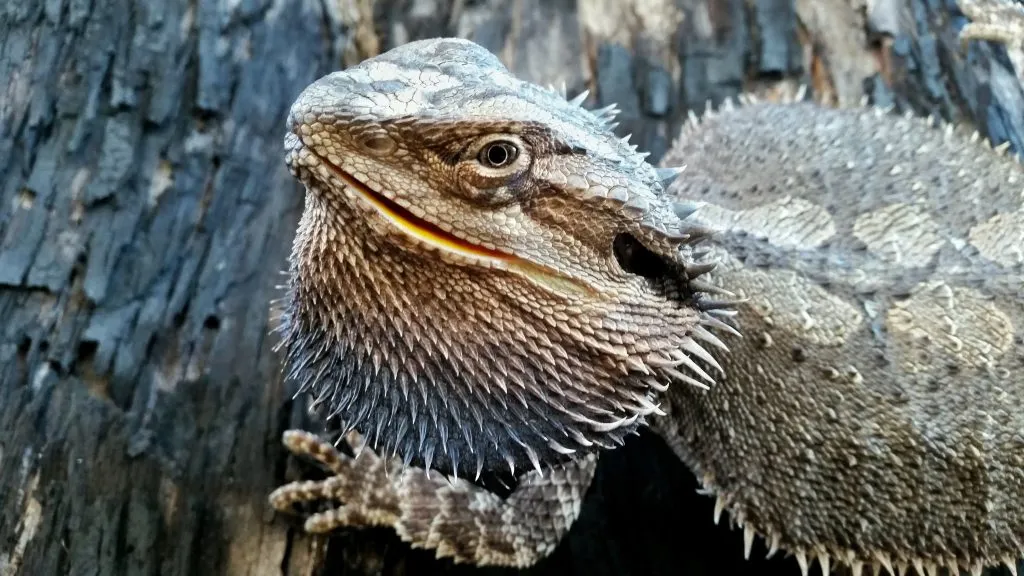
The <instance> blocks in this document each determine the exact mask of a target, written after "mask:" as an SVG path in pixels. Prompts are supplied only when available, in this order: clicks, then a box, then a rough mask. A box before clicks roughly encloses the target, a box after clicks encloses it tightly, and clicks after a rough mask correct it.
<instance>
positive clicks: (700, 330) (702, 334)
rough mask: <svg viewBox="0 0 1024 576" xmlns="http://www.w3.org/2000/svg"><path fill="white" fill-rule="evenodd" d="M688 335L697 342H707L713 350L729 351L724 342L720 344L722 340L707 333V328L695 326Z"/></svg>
mask: <svg viewBox="0 0 1024 576" xmlns="http://www.w3.org/2000/svg"><path fill="white" fill-rule="evenodd" d="M690 335H691V336H693V337H694V338H696V339H698V340H702V341H704V342H707V343H708V344H710V345H712V346H714V347H715V348H718V349H719V350H722V351H724V352H728V351H729V347H728V346H726V345H725V342H722V340H721V339H720V338H719V337H718V336H715V335H714V334H712V333H711V332H709V331H708V329H707V328H705V327H703V326H700V325H698V326H695V327H694V328H693V331H692V332H690Z"/></svg>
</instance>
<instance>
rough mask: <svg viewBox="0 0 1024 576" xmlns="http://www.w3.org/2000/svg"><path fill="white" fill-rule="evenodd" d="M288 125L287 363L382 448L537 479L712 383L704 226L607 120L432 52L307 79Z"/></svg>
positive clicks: (458, 47) (715, 311)
mask: <svg viewBox="0 0 1024 576" xmlns="http://www.w3.org/2000/svg"><path fill="white" fill-rule="evenodd" d="M427 62H432V63H435V64H434V65H430V66H424V64H425V63H427ZM289 127H290V132H289V134H288V136H287V137H286V139H285V146H286V148H287V150H288V154H287V162H288V165H289V166H290V168H291V169H292V171H293V172H294V173H295V175H296V177H298V178H299V179H300V180H301V181H302V182H303V183H304V184H305V185H306V189H307V191H308V193H307V196H306V206H305V211H304V213H303V217H302V220H301V223H300V225H299V230H298V233H297V235H296V239H295V243H294V248H293V252H292V257H291V283H290V294H289V298H288V303H287V310H286V313H285V317H284V321H283V324H282V326H283V328H282V333H283V334H284V347H285V349H286V351H287V360H288V363H289V364H290V365H291V369H292V371H293V374H294V376H295V377H296V378H297V379H298V380H299V381H300V382H301V383H302V388H303V389H304V390H309V391H310V392H312V394H313V395H314V396H315V397H316V404H317V405H318V406H319V407H320V408H321V412H322V414H323V415H325V416H327V417H336V418H337V419H339V420H340V421H341V422H342V425H343V427H346V428H350V429H356V430H359V431H360V432H361V433H362V434H363V435H364V436H366V437H367V440H368V443H369V444H370V445H371V446H373V447H374V448H379V449H380V451H382V452H383V453H385V454H387V455H389V456H390V455H397V456H399V457H400V458H402V459H403V460H404V461H405V462H407V463H411V464H413V465H423V466H425V467H427V468H436V469H438V470H441V471H444V472H455V473H457V474H459V475H462V476H466V475H474V476H475V475H479V474H480V472H481V471H482V470H487V471H491V470H496V469H498V468H499V467H501V468H504V469H506V470H508V471H509V472H510V473H513V474H514V472H515V470H516V469H520V470H522V469H524V468H527V467H529V468H532V469H536V470H540V467H541V464H542V463H545V464H552V463H557V462H560V461H564V460H567V459H569V458H570V457H572V458H578V457H580V456H583V455H585V454H588V453H593V452H595V451H596V450H598V449H600V448H609V447H612V446H613V445H614V444H616V443H620V442H621V439H622V438H623V436H624V435H625V434H627V433H629V432H630V431H633V430H635V429H636V427H637V426H639V425H641V424H643V423H644V422H645V417H646V416H647V415H649V414H651V413H654V412H657V410H658V409H657V407H656V404H655V402H656V401H657V395H658V394H659V392H661V391H664V390H665V389H667V387H668V386H669V384H670V383H673V382H674V383H678V384H680V385H696V386H697V387H703V388H706V387H707V385H708V384H711V383H713V379H712V377H711V376H710V375H709V374H708V373H707V372H706V371H705V370H704V369H702V368H701V367H700V366H698V364H697V363H696V361H695V360H701V359H703V360H705V361H706V360H711V362H712V363H713V358H712V357H711V355H710V354H709V353H708V352H707V351H706V350H705V348H704V347H703V346H702V344H701V343H700V342H705V343H710V344H713V345H718V344H720V342H719V340H718V338H717V337H715V336H714V335H712V333H711V332H709V331H708V330H707V328H713V327H716V326H717V327H720V328H725V329H728V326H727V325H726V324H725V323H723V321H721V320H718V319H717V318H718V317H719V316H721V317H724V318H725V319H726V320H728V319H729V318H730V314H732V313H733V312H732V311H731V310H728V309H723V307H724V306H726V304H724V303H722V302H721V301H720V300H716V299H714V298H713V297H710V296H709V295H708V294H705V293H703V292H702V290H705V289H707V288H708V287H706V286H704V285H703V283H702V282H701V281H700V280H697V277H698V276H700V275H701V274H704V273H706V272H707V271H708V270H709V269H710V268H711V266H710V265H708V264H705V263H703V262H699V261H698V260H697V259H696V257H695V256H694V254H693V245H694V244H696V243H697V242H698V241H700V240H701V239H702V238H703V234H704V231H703V230H701V229H700V228H697V227H694V226H690V225H687V224H686V223H684V222H683V221H681V220H680V219H679V217H678V216H676V214H675V213H674V212H673V210H672V207H671V205H670V204H669V203H668V202H667V201H666V198H665V196H664V195H663V194H662V190H663V188H662V184H661V180H663V179H665V178H666V177H667V176H675V175H676V174H677V171H675V170H667V171H663V172H662V173H661V175H660V176H659V172H658V171H657V170H655V169H654V168H653V167H651V166H650V165H649V164H647V163H646V162H644V155H642V154H638V153H637V152H636V151H635V148H634V147H632V146H630V145H629V144H628V143H627V142H625V141H622V140H620V139H618V138H617V137H615V135H614V134H613V132H612V131H611V128H610V127H609V126H608V121H607V118H605V117H602V115H600V114H594V113H592V112H590V111H588V110H586V109H584V108H582V107H580V106H579V105H578V102H569V101H566V100H565V99H564V98H562V97H560V96H559V95H557V94H556V93H555V92H553V91H551V90H547V89H543V88H540V87H538V86H535V85H531V84H528V83H525V82H522V81H520V80H517V79H516V78H514V77H513V76H511V74H509V73H508V72H507V71H506V70H505V69H504V68H503V67H502V65H501V63H500V62H499V61H498V59H497V58H496V57H495V56H493V55H492V54H491V53H490V52H488V51H487V50H485V49H484V48H482V47H480V46H477V45H475V44H472V43H470V42H468V41H465V40H458V39H442V40H436V41H433V40H432V41H421V42H413V43H410V44H407V45H405V46H402V47H401V48H398V49H395V50H392V51H391V52H388V53H387V54H384V55H382V56H380V57H378V58H374V59H372V60H369V61H366V62H364V63H363V64H361V65H360V66H357V67H354V68H351V69H349V70H346V71H344V72H337V73H334V74H331V75H328V76H326V77H324V78H322V79H320V80H318V81H317V82H315V83H314V84H312V85H311V86H309V87H308V88H306V90H304V91H303V93H302V94H301V95H300V96H299V98H298V99H297V101H296V102H295V104H294V105H293V106H292V110H291V114H290V116H289ZM666 175H667V176H666ZM583 222H586V226H581V223H583ZM701 380H703V381H705V382H706V384H704V383H702V382H701Z"/></svg>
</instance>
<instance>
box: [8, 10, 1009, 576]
mask: <svg viewBox="0 0 1024 576" xmlns="http://www.w3.org/2000/svg"><path fill="white" fill-rule="evenodd" d="M862 4H865V3H864V2H858V1H855V0H827V1H814V2H811V1H810V0H796V1H788V0H749V1H748V0H630V1H628V2H612V1H611V0H603V1H601V0H578V1H571V0H555V1H550V2H549V1H546V0H514V1H509V0H476V1H472V0H453V1H448V2H445V1H441V0H377V1H376V2H372V1H370V0H338V1H335V0H323V1H317V0H301V1H299V0H290V1H286V0H240V1H237V2H214V1H212V0H168V1H166V2H157V3H154V2H130V1H128V0H92V1H85V0H48V1H46V2H24V1H22V0H0V78H3V79H5V81H4V82H3V83H2V84H0V200H2V204H0V205H2V206H3V208H2V210H0V316H2V317H3V319H4V322H3V325H2V326H3V329H2V330H0V574H3V576H7V574H8V573H10V574H32V575H35V574H40V575H49V574H97V575H107V574H169V575H179V574H232V575H233V574H319V573H325V574H326V573H330V574H339V573H341V574H378V573H383V574H416V573H437V572H452V573H480V572H482V573H499V572H505V571H501V570H480V571H477V570H472V569H469V568H463V567H453V566H452V565H451V564H450V563H448V562H436V561H434V560H433V559H432V558H431V553H429V552H423V551H410V550H409V549H408V548H407V547H405V546H404V545H402V544H401V543H400V542H399V541H398V540H397V538H396V537H395V536H394V535H393V534H391V533H390V532H388V531H385V530H380V531H366V532H360V533H346V534H341V535H338V536H335V537H333V538H331V539H329V540H317V539H312V538H308V537H305V536H301V535H300V533H299V531H298V530H297V529H296V528H297V526H298V525H297V524H296V523H294V522H289V521H288V519H281V518H275V517H274V516H273V515H272V514H271V513H270V512H269V510H268V507H267V505H266V495H267V494H268V493H269V492H270V490H272V489H273V487H275V486H276V485H278V484H280V483H281V482H282V481H283V480H284V479H285V477H286V476H287V477H295V476H297V475H298V473H299V472H300V471H299V470H297V469H296V467H295V465H294V463H292V461H290V460H287V459H286V458H285V457H284V450H283V449H282V448H281V446H280V442H279V438H280V434H281V432H282V431H283V430H284V429H285V428H288V427H295V426H300V427H301V426H308V424H306V423H305V417H304V416H303V410H302V405H301V403H293V402H291V401H290V397H291V389H290V387H289V386H288V385H286V384H285V383H283V382H282V381H281V378H280V376H279V364H278V357H277V355H275V354H274V353H273V352H272V351H271V348H272V346H273V344H274V343H275V340H274V338H272V337H268V335H267V332H268V330H269V328H270V327H271V311H270V307H269V301H270V300H271V299H272V298H274V297H276V296H277V294H278V291H277V290H276V289H275V285H276V284H278V283H279V282H280V281H281V277H280V276H279V274H278V271H279V270H281V269H282V268H283V267H284V264H285V257H286V255H287V253H288V250H289V247H290V243H291V238H292V234H293V232H294V228H295V223H296V221H297V219H298V216H299V211H300V209H301V206H302V204H301V202H302V196H301V192H300V189H299V186H298V184H296V183H295V182H294V181H293V180H292V179H291V177H290V176H289V175H288V174H287V172H286V170H285V166H284V163H283V161H282V159H281V138H282V136H283V133H284V125H283V120H284V117H285V113H286V111H287V109H288V106H289V105H290V104H291V102H292V100H293V99H294V97H295V96H296V95H297V94H298V93H299V92H300V91H301V90H302V89H303V88H304V87H305V86H306V85H307V84H308V83H309V82H311V81H313V80H314V79H316V78H317V77H319V76H320V75H322V74H324V73H326V72H328V71H330V70H333V69H337V68H340V67H342V66H344V65H345V64H347V63H348V64H350V63H354V62H356V61H358V60H359V59H360V58H362V57H365V56H368V55H372V54H376V53H379V52H380V51H383V50H386V49H388V48H390V47H392V46H394V45H396V44H398V43H401V42H405V41H408V40H413V39H418V38H424V37H430V36H440V35H452V34H455V35H461V36H465V37H468V38H470V39H472V40H474V41H477V42H479V43H481V44H483V45H485V46H487V47H488V48H490V49H491V50H493V51H494V52H496V53H497V54H499V55H500V56H501V57H502V58H503V60H504V61H505V62H506V63H508V65H509V66H510V67H511V68H512V69H513V70H514V71H515V72H516V73H518V74H519V75H521V76H522V77H524V78H526V79H529V80H533V81H537V82H542V83H546V82H555V83H558V82H560V81H563V80H564V81H565V82H566V84H567V85H568V88H569V92H570V93H573V92H576V91H579V90H582V89H583V88H590V89H591V97H590V100H589V101H588V103H589V104H592V105H594V106H602V105H605V104H609V103H612V102H618V103H619V106H620V107H621V108H622V109H623V113H622V114H621V115H620V119H621V121H622V125H621V126H620V127H619V129H618V131H619V132H621V133H622V134H626V133H633V134H634V142H636V143H638V144H639V145H640V147H641V148H646V149H648V150H651V151H652V152H653V155H652V157H651V160H652V161H656V160H657V159H658V158H659V157H660V156H661V155H662V154H663V153H664V151H665V150H666V149H667V148H668V146H669V144H670V143H671V141H672V139H673V137H674V134H675V133H676V132H677V131H678V129H679V126H680V125H681V123H682V121H683V119H684V118H685V116H686V112H687V111H688V110H690V109H696V110H701V109H703V107H704V105H705V102H706V101H708V100H710V101H712V103H718V102H720V101H721V100H722V99H724V98H725V97H729V96H735V95H737V94H739V93H741V92H743V91H746V90H760V91H766V92H771V91H772V90H775V89H777V88H778V86H780V85H795V84H798V83H806V84H808V85H809V86H811V87H812V89H813V90H814V91H815V93H816V94H818V95H821V96H822V97H824V98H825V99H826V100H828V101H829V102H833V103H836V104H839V105H847V106H848V105H853V104H855V103H856V102H857V101H858V100H859V99H860V97H861V96H863V95H867V96H869V97H870V98H871V99H872V101H874V102H876V103H879V104H881V105H890V104H891V105H895V106H896V107H897V108H901V109H913V110H915V111H917V112H918V113H922V114H927V113H936V114H938V115H940V116H942V117H944V118H946V119H947V120H953V121H973V122H976V123H977V125H978V127H979V129H980V130H981V131H982V132H983V133H985V134H987V135H989V136H990V137H991V138H992V139H993V140H994V141H995V142H997V143H998V142H1002V141H1007V140H1009V141H1010V142H1011V143H1012V145H1013V147H1014V149H1015V150H1017V151H1024V92H1022V89H1021V83H1020V77H1021V76H1020V73H1019V72H1018V71H1015V70H1014V68H1013V61H1014V60H1013V59H1011V58H1010V57H1009V56H1008V55H1007V53H1006V51H1005V49H1003V48H1001V47H996V46H991V45H987V44H982V43H974V44H972V45H971V46H970V47H969V48H968V50H967V51H966V52H961V51H960V48H959V43H958V41H957V39H956V32H957V30H958V29H959V27H960V26H961V25H962V24H963V18H962V17H961V16H960V15H959V14H958V13H957V12H955V10H954V11H951V10H952V8H951V7H952V6H953V2H952V1H950V0H907V1H905V2H885V1H880V2H876V4H881V5H886V6H888V5H889V4H892V5H896V6H897V9H895V10H892V11H888V12H884V11H883V12H881V13H874V14H872V15H870V16H871V17H869V15H868V14H866V13H865V12H864V11H863V6H861V5H862ZM1016 61H1018V62H1019V61H1020V60H1019V58H1018V59H1017V60H1016ZM695 488H696V483H695V482H694V480H693V478H692V477H691V475H690V474H689V472H688V471H687V470H686V469H685V468H684V467H683V465H682V464H681V463H678V462H677V461H675V459H674V457H673V456H672V455H671V452H670V451H669V450H668V449H667V448H666V447H665V446H664V445H663V444H662V443H661V442H660V441H658V440H656V439H654V438H653V437H652V436H651V435H648V434H643V435H641V437H640V438H635V439H632V440H630V441H629V442H628V443H627V446H626V447H625V448H624V449H622V450H618V451H616V452H615V453H612V454H609V455H608V456H607V457H606V458H604V459H603V460H602V463H601V465H600V466H599V468H598V472H597V476H596V480H595V483H594V485H593V487H592V489H591V493H590V494H589V496H588V499H587V501H586V502H585V504H584V508H583V512H582V514H581V517H580V520H579V521H578V523H577V525H576V526H575V527H574V528H573V529H572V531H571V532H570V534H569V537H568V538H567V539H566V541H564V542H563V544H562V546H560V547H559V549H558V550H556V552H555V553H554V554H553V555H552V556H551V557H550V558H549V559H548V560H546V561H545V562H543V563H541V564H540V565H538V566H536V567H535V568H534V569H533V570H532V571H531V572H533V573H536V574H545V573H550V574H570V573H580V574H655V573H687V574H717V573H730V574H754V573H756V574H766V573H781V574H797V573H798V572H797V568H796V563H795V562H794V561H793V560H792V559H774V560H772V561H770V562H766V561H762V560H752V561H749V562H748V561H744V560H743V559H742V538H741V536H740V534H739V532H735V531H730V530H728V528H727V527H725V526H721V527H714V526H712V524H711V517H712V508H713V501H712V500H711V499H708V498H704V497H699V496H697V495H695V494H694V490H695ZM756 555H758V552H757V550H755V556H756Z"/></svg>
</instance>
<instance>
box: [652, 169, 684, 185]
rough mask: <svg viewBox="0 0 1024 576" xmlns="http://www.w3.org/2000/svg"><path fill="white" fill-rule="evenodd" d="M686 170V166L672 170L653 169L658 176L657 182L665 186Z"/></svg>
mask: <svg viewBox="0 0 1024 576" xmlns="http://www.w3.org/2000/svg"><path fill="white" fill-rule="evenodd" d="M684 170H686V166H685V165H684V166H676V167H674V168H655V172H656V173H657V175H658V180H659V181H661V183H662V184H663V185H665V186H668V185H669V184H670V183H671V182H672V181H673V180H675V179H676V177H678V176H679V175H680V174H682V173H683V171H684Z"/></svg>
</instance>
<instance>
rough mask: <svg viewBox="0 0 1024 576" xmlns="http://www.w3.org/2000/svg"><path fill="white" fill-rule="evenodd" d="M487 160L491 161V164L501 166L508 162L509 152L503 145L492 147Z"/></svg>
mask: <svg viewBox="0 0 1024 576" xmlns="http://www.w3.org/2000/svg"><path fill="white" fill-rule="evenodd" d="M487 159H488V160H490V161H491V164H494V165H495V166H501V165H502V164H504V163H505V162H506V161H507V160H508V151H507V150H505V147H504V146H501V145H496V146H491V149H490V150H488V151H487Z"/></svg>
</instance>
